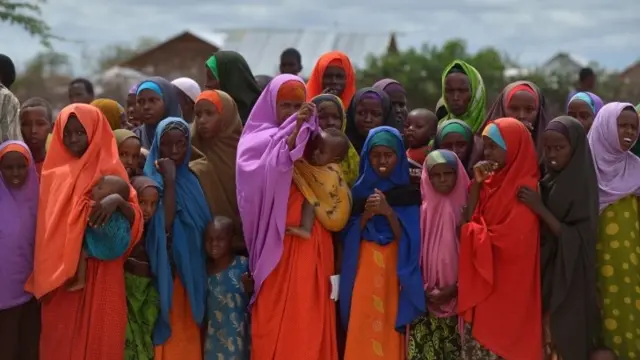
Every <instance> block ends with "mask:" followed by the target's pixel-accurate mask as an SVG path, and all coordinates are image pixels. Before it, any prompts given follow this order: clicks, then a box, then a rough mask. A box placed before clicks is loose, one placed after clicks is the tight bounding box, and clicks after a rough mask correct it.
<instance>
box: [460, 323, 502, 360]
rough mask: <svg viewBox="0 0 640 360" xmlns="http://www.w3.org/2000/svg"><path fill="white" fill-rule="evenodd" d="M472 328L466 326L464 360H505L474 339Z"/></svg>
mask: <svg viewBox="0 0 640 360" xmlns="http://www.w3.org/2000/svg"><path fill="white" fill-rule="evenodd" d="M472 332H473V331H472V326H471V325H469V324H465V326H464V335H463V337H464V339H463V340H462V359H463V360H503V359H504V358H503V357H500V356H498V355H496V354H495V353H492V352H491V351H490V350H488V349H487V348H485V347H484V346H482V344H481V343H479V342H478V340H476V339H474V338H473V335H471V333H472Z"/></svg>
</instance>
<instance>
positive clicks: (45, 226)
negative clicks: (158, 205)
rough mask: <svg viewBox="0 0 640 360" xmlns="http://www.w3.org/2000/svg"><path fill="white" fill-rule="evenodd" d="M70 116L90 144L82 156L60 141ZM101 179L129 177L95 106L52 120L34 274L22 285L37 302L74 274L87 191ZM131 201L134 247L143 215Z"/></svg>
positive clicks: (71, 109)
mask: <svg viewBox="0 0 640 360" xmlns="http://www.w3.org/2000/svg"><path fill="white" fill-rule="evenodd" d="M73 114H75V116H76V117H77V118H78V120H79V121H80V123H81V124H82V126H84V128H85V130H86V132H87V136H88V140H89V146H88V147H87V150H86V152H85V153H84V155H82V157H80V158H76V157H74V156H73V155H72V154H71V153H70V152H69V151H68V150H67V148H66V147H65V146H64V144H63V143H62V134H63V129H64V127H65V125H66V124H67V121H68V119H69V116H71V115H73ZM104 175H115V176H119V177H121V178H123V179H126V180H127V181H128V179H129V177H128V176H127V172H126V170H125V169H124V167H123V166H122V163H121V162H120V158H119V156H118V147H117V145H116V141H115V138H114V136H113V131H112V130H111V127H110V126H109V122H108V121H107V119H106V118H105V116H104V114H102V112H101V111H100V109H98V108H96V107H94V106H91V105H87V104H71V105H69V106H67V107H65V108H64V109H62V111H61V112H60V114H59V115H58V118H57V119H56V122H55V125H54V128H53V134H52V137H51V147H50V148H49V151H48V152H47V157H46V159H45V161H44V164H43V166H42V175H41V177H40V205H39V207H38V223H37V227H36V242H35V249H34V265H33V273H32V274H31V276H30V278H29V280H28V281H27V285H26V287H25V288H26V290H27V291H30V292H32V293H33V294H34V295H35V296H36V297H37V298H41V297H42V296H44V295H46V294H47V293H50V292H52V291H53V290H55V289H57V288H59V287H60V286H61V285H63V284H64V283H65V282H66V281H67V280H68V279H70V278H71V277H73V275H74V274H75V272H76V268H77V267H78V260H79V257H80V251H81V250H82V241H83V238H84V231H85V228H86V226H87V219H88V218H89V213H90V211H91V205H92V201H91V200H90V198H89V196H90V193H91V188H92V187H93V186H94V185H95V184H96V182H97V181H98V179H99V178H100V177H102V176H104ZM129 203H130V204H131V205H132V206H133V208H134V209H135V212H136V217H135V221H134V223H133V224H132V225H131V245H133V244H134V243H135V242H136V241H137V240H138V239H140V236H141V235H142V212H141V211H140V207H139V206H138V197H137V194H136V192H135V190H134V189H133V188H131V194H130V196H129Z"/></svg>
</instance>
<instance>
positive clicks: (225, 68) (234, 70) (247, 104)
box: [208, 50, 261, 123]
mask: <svg viewBox="0 0 640 360" xmlns="http://www.w3.org/2000/svg"><path fill="white" fill-rule="evenodd" d="M213 56H214V57H215V61H216V69H217V70H218V71H217V73H216V72H214V71H213V70H212V72H213V74H214V76H216V78H217V79H218V81H219V82H220V90H222V91H224V92H226V93H227V94H229V96H231V98H232V99H233V101H235V102H236V105H237V106H238V114H240V119H242V122H243V123H245V122H247V120H248V119H249V114H250V113H251V110H252V109H253V106H254V104H255V103H256V101H257V99H258V97H259V96H260V93H261V90H260V86H259V85H258V83H257V82H256V79H255V77H254V76H253V73H252V72H251V68H250V67H249V64H247V61H246V60H245V59H244V57H243V56H242V55H240V54H239V53H237V52H235V51H230V50H220V51H218V52H216V53H215V54H214V55H213ZM208 64H209V63H208Z"/></svg>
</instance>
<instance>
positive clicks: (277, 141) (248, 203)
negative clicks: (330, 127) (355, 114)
mask: <svg viewBox="0 0 640 360" xmlns="http://www.w3.org/2000/svg"><path fill="white" fill-rule="evenodd" d="M293 83H295V84H297V85H296V88H295V89H299V87H300V86H301V87H302V89H304V83H303V81H302V79H300V78H299V77H297V76H294V75H279V76H277V77H275V78H274V79H273V80H271V82H270V83H269V85H268V86H267V88H266V89H265V90H264V92H263V93H262V95H261V96H260V98H259V99H258V101H257V102H256V106H255V107H254V109H253V111H252V112H251V115H250V116H249V120H248V121H247V123H246V125H245V128H244V130H243V132H242V136H241V138H240V143H239V144H238V157H237V165H236V179H237V195H238V208H239V210H240V215H241V218H242V226H243V229H244V237H245V242H246V244H247V250H248V251H249V262H250V263H249V268H250V269H251V275H252V277H253V280H254V282H255V292H254V295H253V299H252V319H251V321H252V324H251V337H252V339H251V341H252V344H251V346H252V348H251V356H252V359H256V360H260V359H276V360H278V359H283V360H284V359H303V358H304V359H311V360H314V359H317V360H325V359H327V360H336V359H337V357H338V354H337V348H336V320H335V305H334V303H333V301H332V300H331V294H332V288H331V285H330V281H329V279H330V277H331V276H333V275H334V255H333V243H332V236H331V233H330V232H329V231H328V230H327V229H326V228H325V225H324V224H323V222H322V221H321V216H317V217H316V220H315V223H314V226H313V228H312V231H311V236H310V238H309V239H302V238H300V237H298V236H295V235H292V234H285V231H284V230H285V228H286V227H287V226H298V225H299V224H300V221H301V211H300V210H301V207H302V204H303V201H304V200H305V198H306V197H305V195H303V191H305V188H302V187H300V186H299V185H298V184H297V182H295V181H293V180H294V175H293V173H294V162H295V161H296V160H298V159H301V158H302V156H303V153H304V149H305V146H306V144H307V142H308V140H309V138H310V137H311V135H312V133H313V132H315V131H317V127H318V124H317V118H316V116H315V113H314V109H313V105H310V104H304V105H302V107H301V108H300V110H299V111H298V112H297V114H293V116H287V117H284V116H283V115H282V114H280V113H279V108H280V106H278V102H279V101H281V100H280V99H279V98H280V97H281V96H286V97H287V98H291V95H292V94H293V93H291V92H290V91H284V92H283V91H281V90H282V88H285V86H292V85H287V84H293ZM295 93H296V94H298V92H297V91H296V92H295ZM296 96H301V97H302V99H298V100H303V101H304V99H305V96H306V94H305V93H304V91H303V92H302V93H301V94H299V95H296ZM292 100H293V99H291V100H288V102H290V101H292ZM340 200H342V201H349V200H348V199H340ZM336 218H342V219H343V220H344V221H346V220H347V218H348V214H337V217H336ZM334 291H335V290H334Z"/></svg>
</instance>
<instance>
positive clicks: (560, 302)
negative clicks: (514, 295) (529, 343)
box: [518, 116, 599, 360]
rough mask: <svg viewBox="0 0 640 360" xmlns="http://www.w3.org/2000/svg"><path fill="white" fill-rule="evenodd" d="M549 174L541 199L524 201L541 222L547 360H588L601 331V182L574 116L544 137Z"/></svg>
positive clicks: (524, 193) (526, 194) (530, 194)
mask: <svg viewBox="0 0 640 360" xmlns="http://www.w3.org/2000/svg"><path fill="white" fill-rule="evenodd" d="M542 140H543V145H544V149H545V153H544V160H545V167H546V171H545V174H544V176H543V177H542V181H541V182H540V190H541V196H540V195H538V194H537V193H536V192H535V191H534V190H532V189H528V188H522V189H520V190H519V192H518V197H519V198H520V199H521V200H522V201H523V202H524V204H525V205H527V206H528V207H529V208H530V209H531V211H533V212H534V213H536V214H537V215H538V217H539V218H540V221H541V223H542V224H541V225H542V227H541V230H540V233H541V236H540V242H541V261H540V262H541V266H542V269H541V271H542V309H543V313H544V314H545V318H544V319H545V321H544V323H545V324H544V325H545V356H546V358H548V359H562V360H572V359H575V360H580V359H588V358H589V354H590V352H591V350H592V349H593V347H594V339H595V338H596V337H597V335H598V334H597V332H598V326H599V324H598V321H599V314H598V307H597V303H596V279H595V272H594V271H593V269H594V268H595V255H596V254H595V253H596V237H597V227H598V180H597V179H596V172H595V169H594V166H593V158H592V156H591V151H590V149H589V144H588V143H587V137H586V134H585V131H584V127H583V126H582V124H581V123H580V122H579V121H577V120H576V119H574V118H572V117H569V116H561V117H558V118H556V119H554V120H553V121H551V122H550V123H549V125H547V128H546V130H545V131H544V133H543V135H542Z"/></svg>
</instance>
